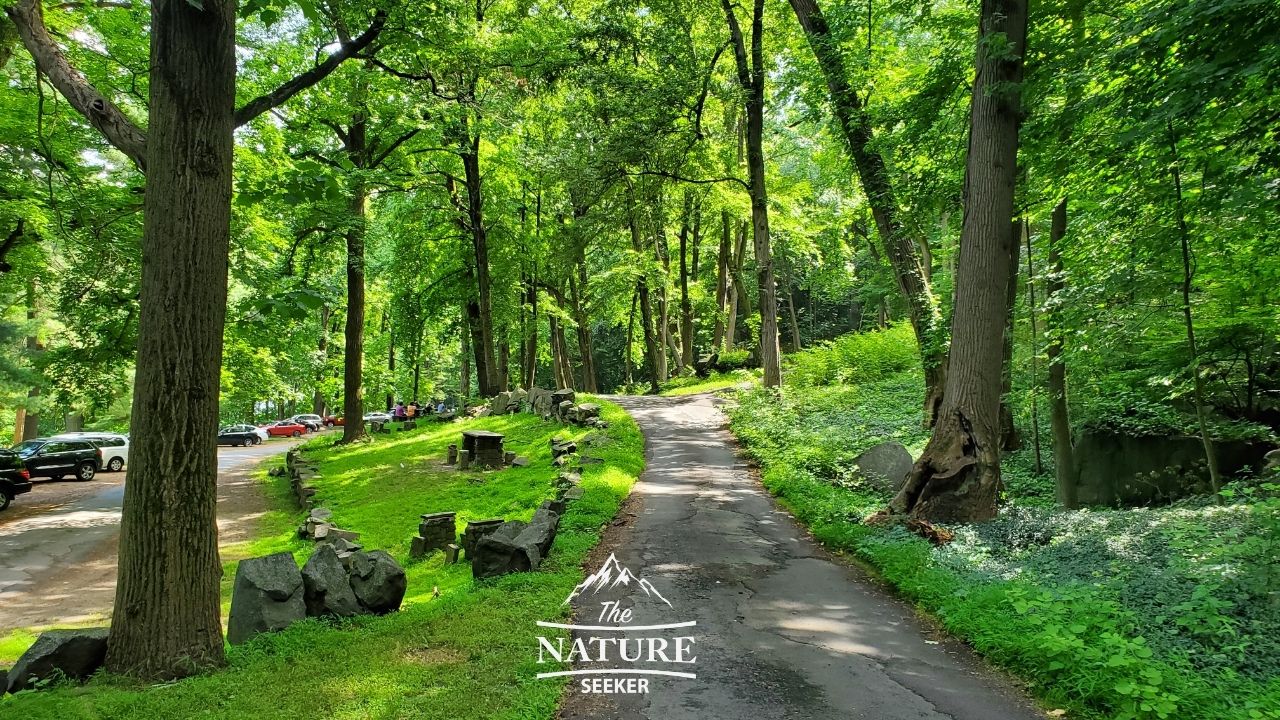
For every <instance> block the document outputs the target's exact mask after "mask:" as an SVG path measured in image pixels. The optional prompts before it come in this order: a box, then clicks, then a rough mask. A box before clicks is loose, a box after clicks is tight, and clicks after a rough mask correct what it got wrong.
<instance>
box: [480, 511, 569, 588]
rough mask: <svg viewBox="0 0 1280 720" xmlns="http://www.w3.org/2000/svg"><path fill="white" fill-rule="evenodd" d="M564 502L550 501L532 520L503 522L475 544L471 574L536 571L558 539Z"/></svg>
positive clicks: (493, 574)
mask: <svg viewBox="0 0 1280 720" xmlns="http://www.w3.org/2000/svg"><path fill="white" fill-rule="evenodd" d="M557 509H560V510H563V505H561V504H558V503H556V502H554V501H551V500H548V501H546V502H544V503H543V504H542V507H540V508H538V510H537V512H535V513H534V514H533V518H532V519H531V520H529V522H527V523H525V522H520V521H519V520H511V521H508V522H504V523H502V524H501V525H499V526H498V527H497V528H495V529H494V530H493V531H492V532H490V533H488V534H487V535H485V536H484V537H482V538H480V539H479V541H477V542H476V544H475V555H474V557H473V558H472V560H471V574H472V576H473V577H476V578H490V577H499V576H501V575H506V574H508V573H513V572H528V571H531V570H537V569H538V566H540V565H541V564H542V560H543V558H545V557H546V556H547V553H548V552H550V550H551V544H552V543H553V542H555V539H556V531H557V530H558V529H559V527H560V513H558V512H556V510H557Z"/></svg>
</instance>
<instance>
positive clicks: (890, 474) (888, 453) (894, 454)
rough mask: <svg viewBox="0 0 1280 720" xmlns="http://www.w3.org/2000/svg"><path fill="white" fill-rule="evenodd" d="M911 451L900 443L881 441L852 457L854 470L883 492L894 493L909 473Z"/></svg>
mask: <svg viewBox="0 0 1280 720" xmlns="http://www.w3.org/2000/svg"><path fill="white" fill-rule="evenodd" d="M911 464H912V460H911V453H909V452H907V449H906V448H905V447H903V446H902V443H896V442H892V441H891V442H882V443H880V444H879V445H876V446H875V447H872V448H870V449H869V450H867V451H866V452H864V453H862V454H861V455H859V456H858V457H856V458H854V460H853V465H854V468H855V471H856V472H857V473H858V474H859V475H860V476H861V477H862V478H863V479H864V480H866V482H867V483H868V484H869V485H871V486H872V487H874V488H875V489H877V490H879V491H880V492H884V493H896V492H897V491H898V490H899V489H901V488H902V483H903V482H905V481H906V479H907V475H909V474H910V473H911Z"/></svg>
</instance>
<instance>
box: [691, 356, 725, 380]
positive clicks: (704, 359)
mask: <svg viewBox="0 0 1280 720" xmlns="http://www.w3.org/2000/svg"><path fill="white" fill-rule="evenodd" d="M719 360H720V354H719V353H711V354H710V355H703V356H701V357H699V358H698V359H697V360H695V361H694V362H693V374H694V375H697V376H698V377H700V378H705V377H710V376H711V368H712V367H713V366H715V364H716V363H717V362H719Z"/></svg>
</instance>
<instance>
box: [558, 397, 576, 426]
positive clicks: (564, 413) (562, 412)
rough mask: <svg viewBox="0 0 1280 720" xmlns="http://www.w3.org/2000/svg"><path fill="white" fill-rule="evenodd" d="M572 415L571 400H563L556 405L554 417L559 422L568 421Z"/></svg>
mask: <svg viewBox="0 0 1280 720" xmlns="http://www.w3.org/2000/svg"><path fill="white" fill-rule="evenodd" d="M572 416H573V401H572V400H565V401H564V402H562V403H560V404H559V405H557V406H556V419H558V420H559V421H560V422H570V421H571V420H572Z"/></svg>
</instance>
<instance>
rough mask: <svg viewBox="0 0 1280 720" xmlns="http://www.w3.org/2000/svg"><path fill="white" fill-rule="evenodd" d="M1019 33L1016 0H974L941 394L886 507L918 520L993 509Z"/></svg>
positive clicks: (1021, 6) (961, 518) (957, 518)
mask: <svg viewBox="0 0 1280 720" xmlns="http://www.w3.org/2000/svg"><path fill="white" fill-rule="evenodd" d="M996 37H1000V38H1001V39H1002V41H1001V42H999V43H997V42H994V38H996ZM1026 38H1027V3H1026V0H982V10H981V16H980V19H979V39H978V52H977V59H976V63H975V64H976V68H977V73H976V78H975V80H974V84H973V96H972V101H971V104H970V117H971V121H970V132H969V158H968V163H967V166H966V168H965V212H964V227H963V229H962V230H961V233H960V259H959V262H958V265H957V277H956V291H955V311H954V315H953V318H952V339H951V363H950V374H949V375H948V377H947V392H946V396H945V397H944V398H943V401H942V407H941V411H940V414H939V416H938V422H937V424H936V425H935V426H934V429H933V435H932V436H931V437H930V438H929V444H928V445H927V446H926V447H925V450H924V454H923V455H921V456H920V459H919V460H918V461H917V462H916V464H915V466H914V467H913V468H912V470H911V475H910V476H909V477H908V478H907V482H906V484H905V485H904V486H903V488H902V490H901V492H899V493H898V495H897V497H895V498H894V499H893V501H892V502H891V503H890V509H891V510H892V511H893V512H896V513H910V514H911V515H912V516H913V517H915V518H919V519H923V520H928V521H935V522H976V521H981V520H988V519H990V518H992V517H994V516H995V514H996V501H997V498H998V496H999V492H1000V432H999V421H1000V368H1001V363H1000V356H1001V346H1002V340H1003V338H1002V336H1003V331H1004V325H1005V323H1004V317H1005V313H1004V309H1005V303H1006V302H1007V298H1006V291H1007V287H1006V285H1007V283H1008V280H1009V260H1010V257H1011V251H1010V248H1009V246H1008V244H1009V243H1010V242H1012V241H1013V234H1012V233H1011V232H1009V228H1010V226H1011V224H1012V222H1013V187H1014V181H1015V177H1016V174H1017V156H1018V125H1019V121H1020V119H1021V84H1022V58H1023V56H1024V54H1025V53H1026ZM993 49H995V50H1002V49H1003V50H1004V51H1003V52H999V53H995V52H991V51H992V50H993Z"/></svg>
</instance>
